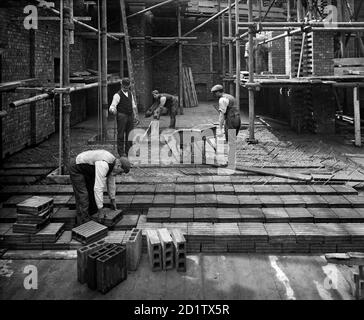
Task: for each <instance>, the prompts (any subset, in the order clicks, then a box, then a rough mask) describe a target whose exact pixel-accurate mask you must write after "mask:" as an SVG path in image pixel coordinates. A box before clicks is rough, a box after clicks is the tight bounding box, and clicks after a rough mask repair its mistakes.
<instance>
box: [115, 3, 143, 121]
mask: <svg viewBox="0 0 364 320" xmlns="http://www.w3.org/2000/svg"><path fill="white" fill-rule="evenodd" d="M120 10H121V19H122V23H123V29H124V39H125V53H126V61H127V63H128V74H129V79H130V83H131V92H132V95H133V98H134V99H135V103H136V104H137V101H136V99H137V96H136V90H135V83H134V69H133V62H132V58H131V48H130V39H129V30H128V23H127V20H126V12H125V0H120ZM133 111H134V117H135V120H136V122H137V123H139V115H138V108H137V109H136V110H133Z"/></svg>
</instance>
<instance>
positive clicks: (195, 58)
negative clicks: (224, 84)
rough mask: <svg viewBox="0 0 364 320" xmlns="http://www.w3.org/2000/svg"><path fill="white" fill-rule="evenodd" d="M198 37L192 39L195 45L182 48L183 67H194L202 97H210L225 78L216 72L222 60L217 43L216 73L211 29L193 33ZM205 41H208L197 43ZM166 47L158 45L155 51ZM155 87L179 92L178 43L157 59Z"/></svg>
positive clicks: (155, 64) (154, 74)
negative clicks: (213, 89)
mask: <svg viewBox="0 0 364 320" xmlns="http://www.w3.org/2000/svg"><path fill="white" fill-rule="evenodd" d="M193 36H196V37H197V38H198V40H194V41H189V43H190V44H192V45H185V46H183V48H182V64H183V67H190V68H191V70H192V75H193V78H194V82H195V86H196V91H197V94H198V99H199V100H200V101H202V100H210V99H211V94H210V89H211V88H212V86H213V85H214V84H216V83H218V82H219V83H220V82H221V81H220V80H221V79H219V78H218V77H217V76H215V72H216V71H217V68H218V64H217V59H218V53H217V47H216V46H213V55H212V59H213V60H212V71H213V72H212V73H211V65H210V64H211V61H210V46H208V45H205V44H209V43H210V42H212V41H214V39H213V33H212V31H211V30H206V31H203V32H196V33H194V34H193ZM193 44H204V45H202V46H201V45H193ZM161 48H162V47H154V48H153V51H154V53H155V52H157V51H159V50H160V49H161ZM153 87H154V88H155V89H157V90H160V91H163V92H167V93H171V94H175V95H178V47H177V46H175V47H172V48H170V49H168V50H166V51H165V52H163V53H162V54H161V55H159V56H158V57H156V58H154V59H153Z"/></svg>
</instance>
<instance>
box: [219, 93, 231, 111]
mask: <svg viewBox="0 0 364 320" xmlns="http://www.w3.org/2000/svg"><path fill="white" fill-rule="evenodd" d="M228 106H229V99H228V98H226V97H221V98H220V99H219V111H220V112H222V113H223V114H225V113H226V110H227V107H228Z"/></svg>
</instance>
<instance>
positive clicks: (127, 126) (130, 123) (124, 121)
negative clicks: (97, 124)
mask: <svg viewBox="0 0 364 320" xmlns="http://www.w3.org/2000/svg"><path fill="white" fill-rule="evenodd" d="M137 110H138V109H137V106H136V103H135V97H133V95H132V93H131V90H130V80H129V79H128V78H124V79H122V80H121V89H120V90H119V92H117V93H116V94H115V95H114V98H113V100H112V103H111V105H110V109H109V111H110V113H112V114H114V115H116V121H117V131H118V135H117V147H118V154H119V156H120V157H127V156H128V153H129V149H130V148H131V145H132V142H131V141H129V134H130V132H131V131H132V130H133V129H134V123H135V121H138V118H137Z"/></svg>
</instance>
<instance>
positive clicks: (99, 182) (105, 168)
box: [94, 161, 109, 209]
mask: <svg viewBox="0 0 364 320" xmlns="http://www.w3.org/2000/svg"><path fill="white" fill-rule="evenodd" d="M108 172H109V165H108V164H107V162H105V161H96V162H95V186H94V195H95V201H96V205H97V208H98V209H101V208H102V207H103V206H104V189H105V187H106V180H107V178H106V176H107V173H108Z"/></svg>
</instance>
